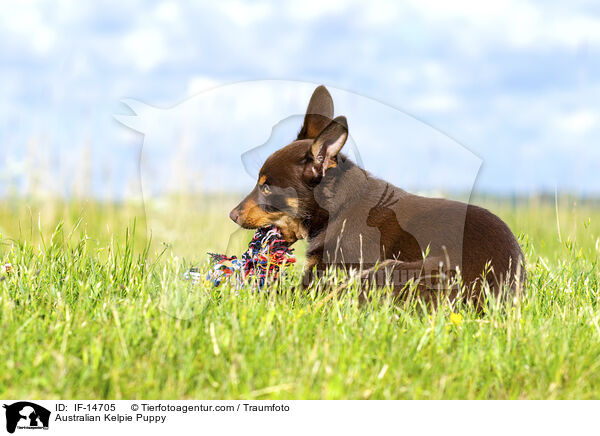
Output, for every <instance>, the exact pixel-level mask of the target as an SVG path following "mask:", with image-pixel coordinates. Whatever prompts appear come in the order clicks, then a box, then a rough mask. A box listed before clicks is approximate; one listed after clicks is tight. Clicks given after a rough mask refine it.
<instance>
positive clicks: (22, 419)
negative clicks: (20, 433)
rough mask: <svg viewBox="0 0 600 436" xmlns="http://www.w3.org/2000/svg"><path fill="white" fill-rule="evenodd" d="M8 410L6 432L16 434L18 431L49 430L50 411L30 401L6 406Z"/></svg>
mask: <svg viewBox="0 0 600 436" xmlns="http://www.w3.org/2000/svg"><path fill="white" fill-rule="evenodd" d="M3 407H4V408H5V409H6V431H8V432H9V433H14V432H15V430H16V429H17V428H18V429H28V430H37V429H42V430H48V424H49V421H50V411H49V410H48V409H46V408H44V407H42V406H39V405H37V404H35V403H31V402H29V401H19V402H17V403H13V404H11V405H6V404H4V406H3Z"/></svg>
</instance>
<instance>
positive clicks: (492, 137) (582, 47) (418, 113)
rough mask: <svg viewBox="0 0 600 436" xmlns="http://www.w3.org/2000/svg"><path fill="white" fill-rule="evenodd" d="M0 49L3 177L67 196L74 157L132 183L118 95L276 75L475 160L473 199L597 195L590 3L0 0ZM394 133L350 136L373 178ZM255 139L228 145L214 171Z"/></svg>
mask: <svg viewBox="0 0 600 436" xmlns="http://www.w3.org/2000/svg"><path fill="white" fill-rule="evenodd" d="M0 53H1V56H0V140H1V142H2V148H3V153H2V157H0V159H1V161H0V164H1V165H2V166H1V167H0V184H3V185H5V186H6V185H7V184H9V183H11V182H14V181H16V180H18V181H23V179H24V178H28V179H30V178H31V177H32V173H35V177H36V178H37V179H38V184H41V185H43V186H44V187H45V188H47V189H53V190H58V191H61V192H71V191H72V189H73V186H72V183H70V182H72V181H73V179H74V178H75V177H76V175H78V174H80V173H85V172H86V171H88V169H87V168H82V164H81V158H82V156H86V154H87V156H89V158H88V159H87V161H86V162H87V163H86V165H88V166H89V172H91V173H92V175H91V181H90V183H91V185H92V189H93V190H94V192H98V193H101V194H102V195H104V196H108V197H111V196H119V195H121V194H122V193H123V192H124V191H125V190H127V189H133V190H135V189H136V186H135V183H134V184H132V183H131V180H132V179H134V178H136V177H138V173H139V171H138V167H139V149H140V147H141V145H142V141H143V137H142V136H141V135H140V134H138V133H135V132H133V131H131V130H129V129H127V128H126V127H124V126H122V125H121V124H119V123H118V122H117V121H115V119H114V118H113V115H115V114H127V113H129V111H128V109H127V108H126V107H125V106H124V105H123V104H122V103H120V101H121V100H122V99H124V98H133V99H136V100H140V101H143V102H145V103H147V104H149V105H152V106H157V107H161V108H168V107H172V106H174V105H177V104H179V103H180V102H182V101H184V100H186V99H189V98H190V97H192V96H194V95H198V93H201V92H202V91H204V90H206V89H211V88H214V87H215V86H219V85H228V84H234V83H238V82H240V81H248V80H264V79H281V80H286V81H301V82H314V83H324V84H326V85H328V86H330V87H332V88H335V89H339V90H345V91H349V92H351V93H356V94H359V95H361V96H366V97H369V98H371V99H375V100H376V101H380V102H383V103H385V104H387V105H391V106H392V107H395V108H398V109H400V110H401V111H403V112H404V113H406V114H410V115H411V116H412V117H414V118H415V119H416V120H421V121H423V122H425V123H427V125H429V126H432V127H433V128H435V129H437V130H439V131H441V132H444V133H445V134H446V135H448V136H449V137H450V138H452V139H453V140H455V141H456V142H457V143H458V144H461V145H462V146H464V147H466V148H467V149H468V150H470V151H471V152H473V153H474V155H476V156H477V157H479V158H480V159H481V169H480V171H479V175H478V177H477V181H476V185H475V187H476V189H477V190H478V191H482V192H488V191H493V192H503V193H510V192H515V191H517V192H525V193H526V192H532V191H543V190H546V191H553V190H554V188H555V187H558V189H561V190H568V191H572V192H575V193H582V194H594V193H600V177H598V175H597V172H598V168H599V167H600V166H599V164H600V147H599V146H598V143H599V141H598V139H599V138H600V104H599V103H598V102H599V101H600V4H599V3H598V2H593V1H569V2H554V1H540V2H528V1H506V2H502V1H501V2H494V3H493V4H488V2H477V1H473V2H471V1H453V2H447V1H433V0H432V1H429V0H425V1H405V2H394V1H379V0H377V1H370V2H355V1H348V2H345V1H333V2H322V1H298V2H272V3H271V2H261V1H258V2H252V3H250V2H248V3H244V2H239V1H220V2H211V3H208V2H206V3H203V2H194V3H191V2H190V3H188V2H170V1H159V2H141V1H140V2H136V1H132V2H107V3H104V2H102V3H100V2H62V1H59V2H50V1H47V2H46V1H41V2H35V1H34V2H18V3H17V2H4V3H3V4H2V5H1V6H0ZM302 89H304V88H302ZM302 92H304V91H302ZM304 98H305V95H304V94H302V93H301V95H300V94H299V99H300V100H301V99H304ZM300 100H299V101H300ZM298 104H300V103H298ZM305 104H306V103H302V105H305ZM342 108H343V106H342ZM288 115H291V114H287V113H286V114H282V117H281V118H284V117H285V116H288ZM353 122H355V123H360V120H354V121H353V120H352V119H350V118H349V124H350V129H351V133H352V126H353V124H352V123H353ZM198 128H199V129H201V128H202V121H201V120H199V122H198ZM268 133H269V132H264V135H263V136H265V138H264V139H265V140H266V139H267V138H268ZM240 135H241V133H240ZM403 136H405V135H403V132H402V131H398V132H397V133H396V134H392V133H390V134H389V135H387V136H385V137H384V138H380V139H383V140H385V139H386V138H387V139H390V141H389V142H388V141H382V142H380V143H378V145H377V147H376V148H370V146H369V145H367V144H357V145H358V147H359V149H361V150H363V149H365V150H367V151H368V153H367V155H368V159H366V160H365V165H367V164H368V165H367V166H368V169H371V170H374V172H376V173H380V175H382V176H384V177H388V176H389V174H390V171H393V169H389V168H388V167H389V161H390V156H393V154H394V152H395V151H396V150H397V147H398V145H397V143H398V142H402V141H403ZM408 136H410V135H408ZM425 136H430V137H431V138H434V137H436V134H434V133H430V134H425ZM227 137H228V138H229V140H230V141H235V142H238V143H239V142H240V141H241V140H243V136H242V137H240V138H236V137H235V135H234V136H231V135H229V136H227ZM394 140H395V141H394ZM263 142H264V141H263ZM363 142H364V140H363ZM255 145H258V144H250V143H249V144H248V145H247V146H246V144H244V145H243V146H240V149H239V150H238V149H235V150H233V152H232V153H231V155H232V156H233V157H232V160H231V163H230V164H229V162H228V163H227V165H226V167H225V170H227V171H231V172H232V173H234V174H235V171H239V169H240V168H241V165H242V164H241V161H240V159H239V154H240V153H238V151H239V152H243V151H244V148H246V149H247V148H248V147H251V146H255ZM236 153H237V156H236V155H235V154H236ZM32 156H33V157H32ZM386 168H388V169H386ZM201 170H202V169H201V168H199V171H201ZM24 174H25V176H24ZM423 177H428V175H427V174H425V175H423ZM392 178H393V177H392ZM232 179H236V178H235V177H232ZM40 180H41V182H40ZM107 180H110V183H108V182H107ZM248 180H250V179H248ZM26 183H28V184H32V183H33V182H32V181H31V180H27V181H26ZM250 183H251V182H248V184H250ZM221 188H222V189H225V190H227V189H234V190H235V189H238V188H239V186H238V185H235V184H228V182H227V180H226V179H224V181H223V185H222V186H221ZM442 188H443V186H442Z"/></svg>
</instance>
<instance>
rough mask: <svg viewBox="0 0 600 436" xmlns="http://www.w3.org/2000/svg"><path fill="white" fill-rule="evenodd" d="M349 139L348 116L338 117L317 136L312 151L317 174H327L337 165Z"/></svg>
mask: <svg viewBox="0 0 600 436" xmlns="http://www.w3.org/2000/svg"><path fill="white" fill-rule="evenodd" d="M347 139H348V122H347V121H346V117H336V118H334V119H333V121H331V122H330V123H329V124H328V125H327V127H325V129H323V131H322V132H321V133H320V134H319V136H317V138H316V139H315V142H313V144H312V146H311V148H310V152H311V154H312V157H313V168H314V169H313V171H314V173H315V175H319V174H320V175H321V176H324V175H325V171H327V170H328V169H329V168H333V167H335V166H337V155H338V153H339V152H340V150H341V149H342V147H343V146H344V144H345V143H346V140H347Z"/></svg>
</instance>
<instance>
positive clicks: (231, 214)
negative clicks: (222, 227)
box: [229, 207, 240, 223]
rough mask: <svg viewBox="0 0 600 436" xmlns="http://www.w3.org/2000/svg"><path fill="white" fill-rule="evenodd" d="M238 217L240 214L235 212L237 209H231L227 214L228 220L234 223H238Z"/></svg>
mask: <svg viewBox="0 0 600 436" xmlns="http://www.w3.org/2000/svg"><path fill="white" fill-rule="evenodd" d="M239 217H240V213H239V212H238V210H237V207H236V208H235V209H233V210H232V211H231V212H229V218H231V220H232V221H233V222H234V223H237V222H238V218H239Z"/></svg>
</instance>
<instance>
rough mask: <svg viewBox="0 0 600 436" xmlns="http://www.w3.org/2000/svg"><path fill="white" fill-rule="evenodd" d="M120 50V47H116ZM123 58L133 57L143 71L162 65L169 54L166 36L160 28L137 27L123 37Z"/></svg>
mask: <svg viewBox="0 0 600 436" xmlns="http://www.w3.org/2000/svg"><path fill="white" fill-rule="evenodd" d="M115 49H116V50H118V47H115ZM122 55H123V56H124V57H123V58H122V59H123V60H124V61H126V60H127V59H131V61H132V62H133V63H134V64H135V66H136V67H137V68H138V69H139V70H140V71H142V72H148V71H151V70H152V69H154V68H155V67H157V66H158V65H160V64H161V63H162V62H163V61H164V60H165V59H166V58H167V56H168V48H167V45H166V41H165V37H164V35H163V33H162V31H161V30H159V29H158V28H152V27H146V28H139V29H135V30H133V31H132V32H130V33H128V34H127V35H125V37H124V38H123V52H122Z"/></svg>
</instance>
